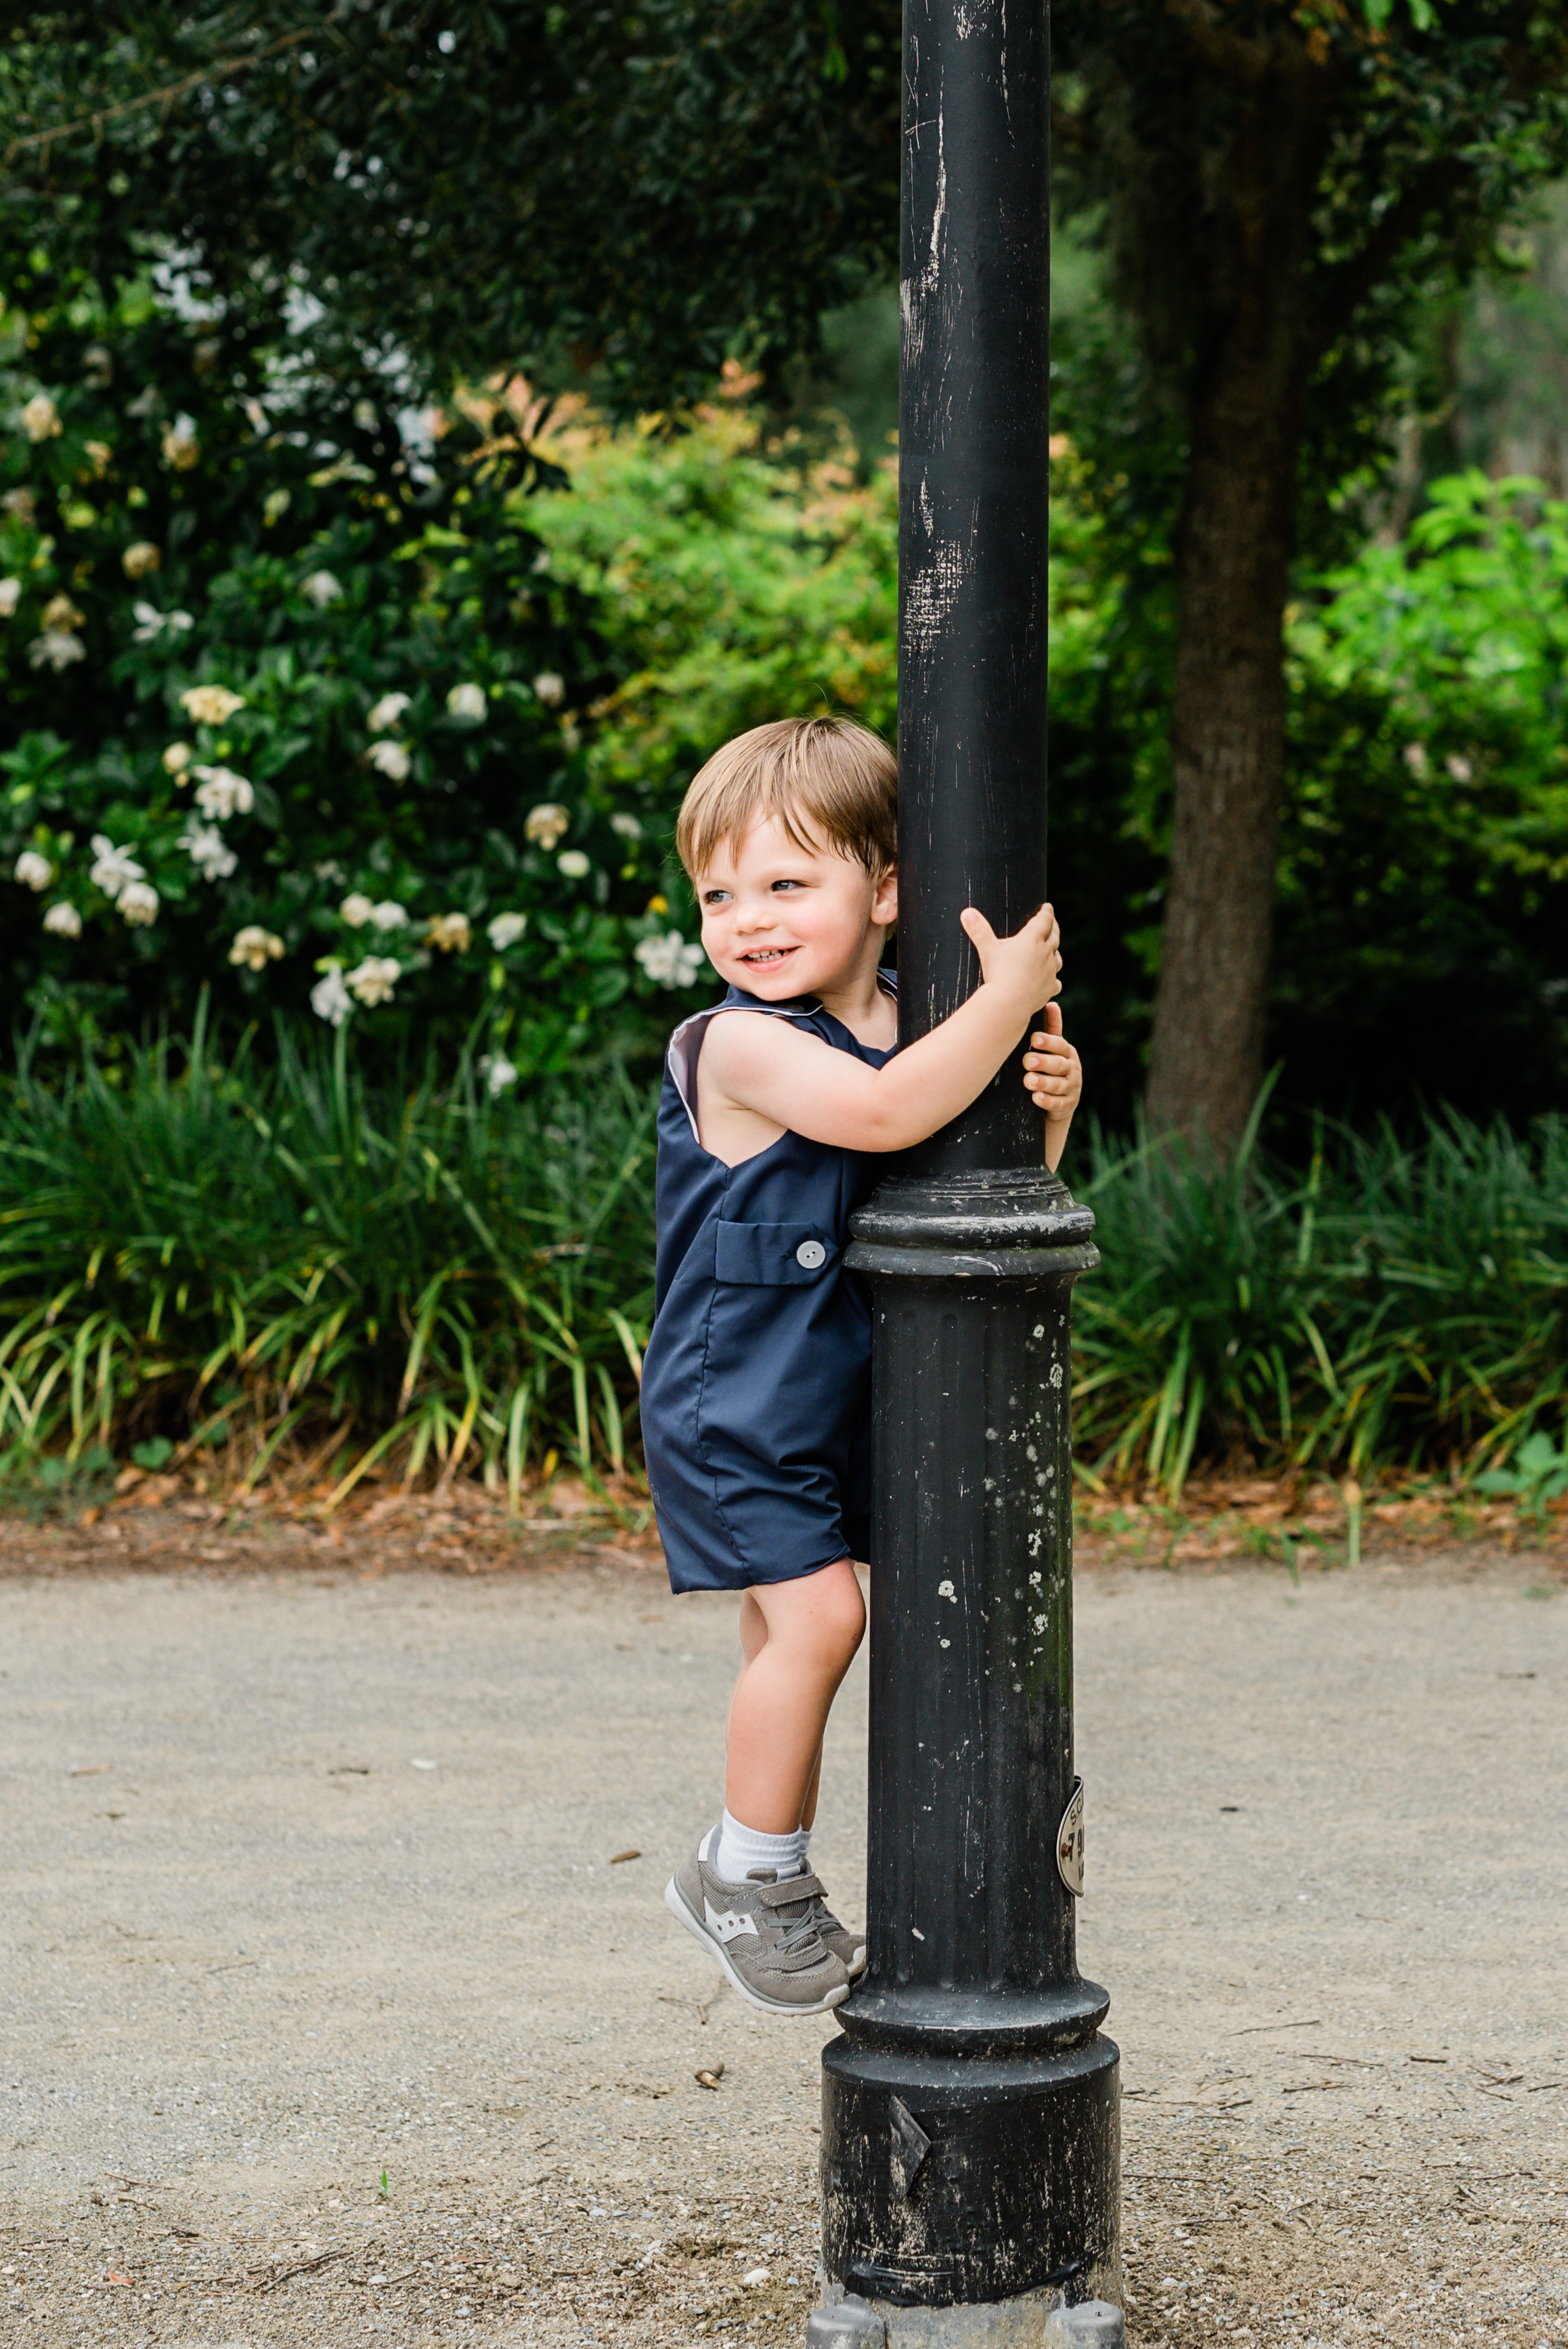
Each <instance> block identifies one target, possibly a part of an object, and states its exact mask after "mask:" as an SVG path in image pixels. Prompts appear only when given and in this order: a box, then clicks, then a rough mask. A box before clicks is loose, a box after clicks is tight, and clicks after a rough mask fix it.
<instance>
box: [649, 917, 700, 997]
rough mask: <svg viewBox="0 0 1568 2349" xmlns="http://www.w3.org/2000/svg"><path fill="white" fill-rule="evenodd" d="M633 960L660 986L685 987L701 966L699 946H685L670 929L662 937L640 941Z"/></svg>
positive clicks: (680, 938) (683, 940)
mask: <svg viewBox="0 0 1568 2349" xmlns="http://www.w3.org/2000/svg"><path fill="white" fill-rule="evenodd" d="M636 954H637V960H638V961H639V962H640V963H641V964H642V966H643V968H644V969H645V971H646V972H647V975H648V977H649V978H652V979H655V980H656V981H657V982H658V984H659V986H660V987H689V986H690V985H691V983H692V981H693V980H694V979H695V978H696V975H697V973H698V971H699V970H700V969H701V968H702V966H703V960H704V957H703V951H702V948H701V947H694V946H688V945H687V944H686V940H685V938H683V937H682V936H681V934H680V932H679V931H678V930H670V931H667V932H666V933H665V936H663V937H662V938H643V939H641V940H639V942H638V945H637V949H636Z"/></svg>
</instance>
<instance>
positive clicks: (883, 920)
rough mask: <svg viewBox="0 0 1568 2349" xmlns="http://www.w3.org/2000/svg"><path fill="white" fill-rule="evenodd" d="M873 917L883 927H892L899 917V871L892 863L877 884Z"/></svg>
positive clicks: (873, 899)
mask: <svg viewBox="0 0 1568 2349" xmlns="http://www.w3.org/2000/svg"><path fill="white" fill-rule="evenodd" d="M897 919H898V873H897V870H896V868H895V867H894V866H892V865H891V864H890V865H889V866H888V869H887V871H886V872H885V873H884V874H882V877H881V879H880V880H879V881H878V883H877V885H876V890H875V893H874V894H873V895H872V921H873V922H875V923H876V924H877V926H878V927H879V928H881V929H887V928H889V927H891V926H892V924H893V923H894V922H896V921H897Z"/></svg>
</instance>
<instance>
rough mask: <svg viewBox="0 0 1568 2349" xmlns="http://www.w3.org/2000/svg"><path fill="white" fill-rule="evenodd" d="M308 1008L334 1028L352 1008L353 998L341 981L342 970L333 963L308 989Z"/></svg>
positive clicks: (338, 1025)
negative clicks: (323, 975) (323, 976)
mask: <svg viewBox="0 0 1568 2349" xmlns="http://www.w3.org/2000/svg"><path fill="white" fill-rule="evenodd" d="M310 1008H311V1009H312V1010H313V1011H314V1012H315V1016H316V1018H317V1019H325V1020H327V1021H329V1022H330V1024H331V1025H332V1026H333V1027H334V1028H341V1027H342V1025H343V1023H344V1021H345V1020H346V1019H347V1017H348V1015H349V1013H350V1012H351V1011H352V1010H353V1009H354V999H353V998H352V996H351V995H350V994H349V992H348V989H347V988H346V987H345V985H344V983H343V971H342V968H340V966H339V965H338V964H336V963H334V964H333V965H332V967H331V968H330V969H329V970H328V972H327V974H326V977H325V978H318V979H317V980H316V983H315V986H314V987H313V988H311V991H310Z"/></svg>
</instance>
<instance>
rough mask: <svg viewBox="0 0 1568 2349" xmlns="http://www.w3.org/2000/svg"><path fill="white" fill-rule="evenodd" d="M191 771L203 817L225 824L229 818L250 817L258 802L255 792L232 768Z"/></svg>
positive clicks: (208, 768)
mask: <svg viewBox="0 0 1568 2349" xmlns="http://www.w3.org/2000/svg"><path fill="white" fill-rule="evenodd" d="M191 773H192V774H193V775H194V776H195V778H196V804H197V806H198V807H199V808H200V809H201V812H202V814H203V815H210V816H213V817H215V818H216V819H217V821H218V823H223V821H224V820H225V818H226V817H228V816H232V815H249V814H250V812H251V810H252V809H253V807H254V805H255V803H256V795H255V792H253V790H252V789H251V786H250V784H249V783H248V782H247V781H245V778H244V776H243V775H237V774H235V772H234V771H233V769H232V767H192V768H191Z"/></svg>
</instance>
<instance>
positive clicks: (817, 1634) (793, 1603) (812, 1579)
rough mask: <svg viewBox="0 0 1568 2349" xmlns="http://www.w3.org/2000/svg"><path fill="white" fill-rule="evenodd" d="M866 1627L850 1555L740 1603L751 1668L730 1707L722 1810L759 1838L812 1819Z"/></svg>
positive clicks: (760, 1587)
mask: <svg viewBox="0 0 1568 2349" xmlns="http://www.w3.org/2000/svg"><path fill="white" fill-rule="evenodd" d="M865 1627H866V1609H865V1601H864V1599H862V1598H861V1586H860V1583H859V1581H858V1579H857V1578H856V1575H855V1569H854V1568H853V1566H852V1565H851V1562H850V1560H849V1559H848V1558H847V1557H841V1558H840V1559H839V1560H838V1561H837V1562H836V1563H835V1564H834V1565H832V1566H827V1567H824V1568H822V1569H821V1571H820V1573H817V1574H806V1575H801V1576H800V1577H799V1579H798V1580H797V1581H793V1582H764V1583H758V1584H755V1585H754V1586H753V1587H752V1588H750V1589H749V1590H748V1592H747V1593H746V1596H745V1598H744V1599H743V1600H742V1602H741V1609H740V1645H741V1652H742V1654H743V1656H744V1658H745V1661H744V1662H743V1663H742V1665H741V1668H740V1677H739V1679H738V1681H737V1682H736V1684H735V1693H734V1695H733V1696H732V1697H731V1699H730V1701H729V1721H728V1728H727V1741H726V1742H727V1754H726V1768H725V1789H724V1799H725V1805H726V1807H727V1810H728V1812H729V1815H730V1816H731V1817H732V1818H736V1819H744V1820H745V1822H746V1824H747V1826H749V1827H755V1828H756V1829H757V1830H758V1833H760V1834H762V1835H790V1834H792V1833H793V1832H794V1830H795V1829H796V1828H797V1827H798V1826H801V1825H802V1824H804V1825H807V1826H809V1825H810V1819H811V1817H814V1816H815V1814H816V1793H817V1779H818V1775H819V1773H820V1768H821V1754H822V1732H823V1730H824V1729H825V1728H826V1726H827V1721H828V1711H829V1708H830V1705H831V1703H832V1702H833V1699H834V1697H835V1696H836V1695H837V1694H838V1690H839V1683H840V1682H841V1680H842V1679H843V1677H844V1674H845V1673H846V1672H847V1671H849V1668H850V1665H851V1662H852V1661H853V1660H854V1655H855V1651H856V1649H857V1648H858V1647H859V1646H860V1644H861V1638H862V1636H863V1634H864V1631H865Z"/></svg>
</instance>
